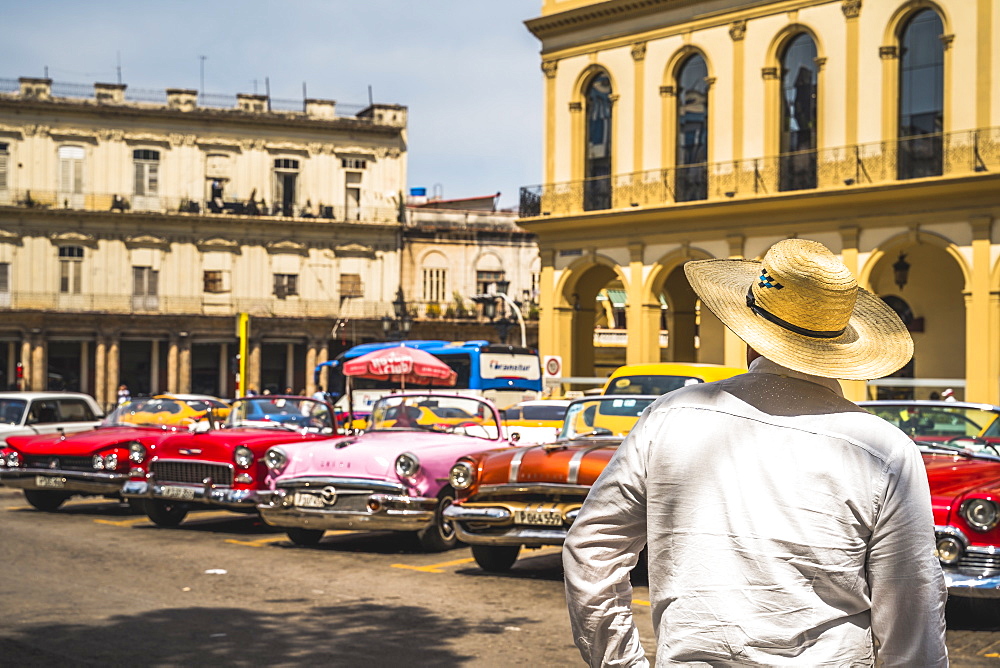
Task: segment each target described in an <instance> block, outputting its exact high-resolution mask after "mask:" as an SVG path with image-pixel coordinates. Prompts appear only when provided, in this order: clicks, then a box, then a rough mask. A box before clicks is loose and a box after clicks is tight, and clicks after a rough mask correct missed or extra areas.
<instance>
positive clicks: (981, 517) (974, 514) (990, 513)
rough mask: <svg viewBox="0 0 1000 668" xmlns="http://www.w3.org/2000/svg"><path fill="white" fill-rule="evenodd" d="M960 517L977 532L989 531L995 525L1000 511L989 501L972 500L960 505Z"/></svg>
mask: <svg viewBox="0 0 1000 668" xmlns="http://www.w3.org/2000/svg"><path fill="white" fill-rule="evenodd" d="M962 517H964V518H965V521H966V522H968V523H969V526H971V527H972V528H973V529H975V530H977V531H989V530H990V529H992V528H993V527H995V526H996V525H997V520H998V519H1000V510H998V509H997V504H996V503H994V502H993V501H990V500H989V499H972V500H971V501H966V502H965V503H964V504H962Z"/></svg>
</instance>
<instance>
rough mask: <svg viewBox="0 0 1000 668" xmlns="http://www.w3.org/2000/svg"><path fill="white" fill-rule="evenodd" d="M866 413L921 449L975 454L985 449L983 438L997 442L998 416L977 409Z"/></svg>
mask: <svg viewBox="0 0 1000 668" xmlns="http://www.w3.org/2000/svg"><path fill="white" fill-rule="evenodd" d="M864 408H865V409H867V410H868V411H870V412H872V413H875V415H878V416H879V417H880V418H882V419H883V420H886V421H888V422H891V423H892V424H894V425H896V426H897V427H899V428H900V429H902V430H903V431H904V432H906V434H907V435H908V436H909V437H910V438H912V439H913V440H914V441H916V443H917V445H919V446H922V447H924V448H925V449H926V448H928V447H934V448H941V447H949V448H954V449H956V450H962V451H964V452H970V451H972V452H977V451H980V450H983V448H984V447H986V448H988V449H987V450H986V453H987V454H994V452H995V450H994V446H985V445H984V442H983V441H979V440H978V439H982V438H1000V424H998V420H997V419H998V416H1000V412H998V411H993V410H989V409H986V408H980V407H976V406H948V405H944V404H942V405H937V406H934V405H921V404H911V403H899V404H880V405H864Z"/></svg>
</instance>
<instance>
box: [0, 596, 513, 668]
mask: <svg viewBox="0 0 1000 668" xmlns="http://www.w3.org/2000/svg"><path fill="white" fill-rule="evenodd" d="M529 623H531V621H530V620H528V619H525V618H521V617H511V618H509V619H505V620H502V621H493V622H491V623H489V624H475V623H471V622H468V621H465V620H462V619H460V618H456V617H454V616H452V615H450V614H448V612H447V609H446V608H445V607H444V606H441V609H440V610H435V609H432V608H425V607H420V606H415V605H394V606H391V607H389V606H385V605H379V604H376V603H369V602H363V601H362V602H353V603H345V604H342V605H336V606H330V607H313V608H308V609H305V610H302V611H301V612H296V613H293V614H287V613H285V614H282V613H264V612H254V611H251V610H245V609H238V608H173V609H166V610H157V611H152V612H148V613H143V614H139V615H134V616H117V617H111V618H110V619H109V621H108V622H106V623H103V624H100V625H82V624H73V623H70V622H67V623H61V624H41V625H37V626H30V627H22V628H18V629H12V628H8V629H6V630H5V632H3V635H2V637H0V656H3V662H4V663H5V664H6V665H19V666H20V665H26V666H40V665H54V664H56V663H67V665H69V664H72V665H103V666H118V665H145V666H167V665H170V666H184V665H189V666H193V665H212V666H261V665H266V666H293V665H295V666H300V665H310V664H316V665H319V664H325V665H335V666H459V665H463V664H465V663H467V662H468V661H470V660H472V659H473V658H474V656H473V655H470V654H464V653H462V652H461V651H460V649H461V647H462V646H463V642H462V640H463V638H465V637H466V636H469V635H470V634H502V633H504V627H505V626H521V625H526V624H529Z"/></svg>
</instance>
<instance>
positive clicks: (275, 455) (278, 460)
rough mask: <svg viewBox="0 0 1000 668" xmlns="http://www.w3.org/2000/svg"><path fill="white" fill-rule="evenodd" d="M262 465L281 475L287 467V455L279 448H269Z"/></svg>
mask: <svg viewBox="0 0 1000 668" xmlns="http://www.w3.org/2000/svg"><path fill="white" fill-rule="evenodd" d="M264 465H265V466H266V467H267V468H269V469H271V470H272V471H274V472H275V473H281V472H282V471H284V470H285V467H286V466H288V455H286V454H285V451H284V450H282V449H281V448H271V449H270V450H268V451H267V452H266V453H265V454H264Z"/></svg>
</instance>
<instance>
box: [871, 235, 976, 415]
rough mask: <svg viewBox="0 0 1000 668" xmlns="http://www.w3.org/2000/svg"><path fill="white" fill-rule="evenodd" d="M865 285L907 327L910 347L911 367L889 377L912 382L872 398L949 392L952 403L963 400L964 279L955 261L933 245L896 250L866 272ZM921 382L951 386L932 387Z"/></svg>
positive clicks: (882, 389) (885, 389)
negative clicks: (867, 277)
mask: <svg viewBox="0 0 1000 668" xmlns="http://www.w3.org/2000/svg"><path fill="white" fill-rule="evenodd" d="M869 285H870V286H871V290H872V292H874V293H875V294H877V295H879V296H880V297H882V298H883V299H884V300H885V301H886V303H888V304H889V305H890V306H893V308H894V309H895V310H896V311H897V313H898V314H899V315H900V317H901V318H902V319H903V321H904V322H906V323H907V328H908V329H909V330H910V335H911V336H912V337H913V346H914V352H913V360H912V362H911V363H910V364H909V365H907V366H905V367H903V369H901V370H900V371H898V372H896V373H895V374H893V376H892V377H895V378H912V379H913V380H914V383H906V382H905V381H904V383H905V384H901V385H897V386H889V387H886V386H884V385H882V384H880V385H879V386H878V391H877V392H876V396H878V397H886V398H896V397H900V398H903V397H905V398H916V399H927V398H930V396H931V393H932V392H937V393H940V392H941V391H942V390H944V389H946V387H951V388H952V389H953V390H954V391H955V396H956V398H963V397H964V394H965V393H964V390H963V388H962V387H961V384H964V378H965V298H964V297H963V295H962V291H963V289H964V287H965V278H964V275H963V272H962V268H961V267H959V265H958V263H957V262H956V260H955V258H954V257H953V256H951V255H950V254H949V253H948V252H947V251H946V250H945V249H944V248H942V247H941V246H939V245H937V244H932V243H916V244H908V245H903V246H896V247H895V248H894V250H892V251H890V252H886V254H885V255H884V256H882V257H881V258H880V259H879V260H878V263H877V264H876V265H875V266H874V267H872V271H871V273H870V276H869ZM921 379H951V380H953V381H955V382H954V383H949V382H947V381H945V382H944V383H943V384H941V385H940V386H938V385H933V386H932V385H927V384H923V383H921ZM889 382H891V381H890V380H886V381H881V383H889ZM914 385H915V386H914Z"/></svg>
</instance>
